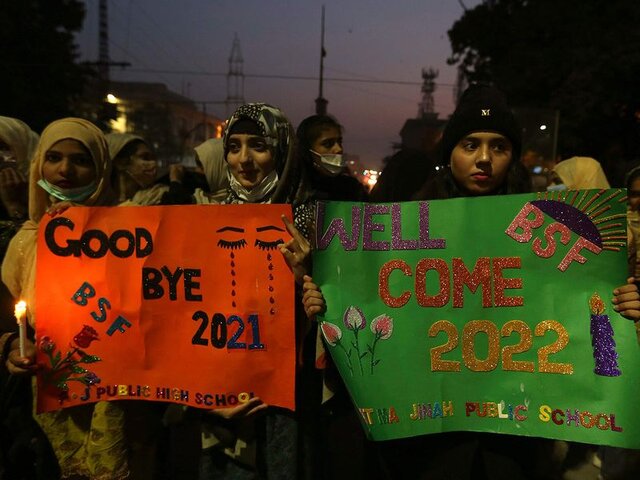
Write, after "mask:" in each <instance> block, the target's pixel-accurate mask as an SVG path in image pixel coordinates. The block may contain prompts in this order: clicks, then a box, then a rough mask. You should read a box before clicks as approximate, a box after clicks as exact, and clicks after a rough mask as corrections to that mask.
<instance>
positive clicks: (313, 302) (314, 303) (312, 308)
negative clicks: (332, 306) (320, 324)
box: [302, 275, 327, 321]
mask: <svg viewBox="0 0 640 480" xmlns="http://www.w3.org/2000/svg"><path fill="white" fill-rule="evenodd" d="M303 280H304V283H303V284H302V291H303V292H304V293H303V295H302V304H303V305H304V312H305V313H306V314H307V317H308V318H309V320H312V321H314V320H315V319H316V315H317V314H319V313H324V312H325V311H326V310H327V304H326V303H325V301H324V295H322V292H321V291H320V288H319V287H318V286H317V285H316V284H315V283H313V279H312V278H311V277H310V276H309V275H305V276H304V277H303Z"/></svg>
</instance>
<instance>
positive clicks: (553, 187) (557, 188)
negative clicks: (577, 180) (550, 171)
mask: <svg viewBox="0 0 640 480" xmlns="http://www.w3.org/2000/svg"><path fill="white" fill-rule="evenodd" d="M566 189H567V186H566V185H565V184H564V183H557V184H554V185H549V186H548V187H547V191H548V192H559V191H562V190H566Z"/></svg>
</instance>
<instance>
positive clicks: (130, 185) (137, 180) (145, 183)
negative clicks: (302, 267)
mask: <svg viewBox="0 0 640 480" xmlns="http://www.w3.org/2000/svg"><path fill="white" fill-rule="evenodd" d="M106 138H107V144H108V145H109V155H111V158H112V161H113V174H112V175H113V179H112V180H113V181H112V184H113V190H114V191H115V194H116V196H117V199H118V202H119V203H120V204H121V205H122V204H124V205H158V204H160V202H161V201H162V196H163V195H164V194H165V193H166V192H168V190H169V188H168V187H167V186H166V185H162V184H156V183H155V181H156V175H157V173H158V162H157V159H156V155H155V153H154V152H153V151H152V150H151V148H150V147H149V145H148V144H147V142H146V141H145V140H144V139H143V138H142V137H141V136H139V135H133V134H130V133H109V134H107V135H106ZM125 202H126V203H125Z"/></svg>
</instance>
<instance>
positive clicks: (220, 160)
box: [194, 138, 229, 202]
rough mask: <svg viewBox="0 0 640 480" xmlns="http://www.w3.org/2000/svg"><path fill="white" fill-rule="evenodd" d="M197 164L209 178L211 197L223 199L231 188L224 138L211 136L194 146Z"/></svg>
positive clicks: (207, 178) (215, 199)
mask: <svg viewBox="0 0 640 480" xmlns="http://www.w3.org/2000/svg"><path fill="white" fill-rule="evenodd" d="M194 150H195V153H196V165H198V164H199V167H200V168H201V169H202V173H203V174H204V177H205V178H206V180H207V184H208V186H209V192H211V199H212V200H214V201H220V202H221V201H223V200H224V199H225V197H226V196H227V190H228V188H229V177H228V176H227V171H228V170H227V164H226V162H225V161H224V149H223V145H222V138H210V139H209V140H205V141H204V142H203V143H201V144H200V145H198V146H197V147H195V148H194Z"/></svg>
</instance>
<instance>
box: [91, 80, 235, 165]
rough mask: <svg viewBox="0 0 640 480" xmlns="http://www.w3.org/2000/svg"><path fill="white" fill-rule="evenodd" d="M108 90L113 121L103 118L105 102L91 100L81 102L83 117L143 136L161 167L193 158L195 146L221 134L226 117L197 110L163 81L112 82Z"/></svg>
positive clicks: (107, 99)
mask: <svg viewBox="0 0 640 480" xmlns="http://www.w3.org/2000/svg"><path fill="white" fill-rule="evenodd" d="M107 92H108V93H107V97H106V103H107V104H108V105H107V106H108V107H109V106H110V113H111V115H110V118H111V119H110V120H107V121H101V120H104V119H103V118H101V117H100V116H101V115H103V112H104V105H103V106H102V108H101V107H98V108H95V104H94V106H93V108H92V106H91V104H90V103H89V102H87V103H83V104H82V105H81V107H80V110H81V114H82V116H84V117H86V118H89V119H90V120H92V121H94V122H96V123H97V124H102V126H103V127H105V129H107V130H110V131H113V132H122V133H135V134H138V135H140V136H142V137H144V138H145V140H147V141H148V142H149V143H150V144H151V145H152V146H153V148H154V149H155V151H156V152H157V154H158V158H159V160H160V163H161V165H162V166H163V165H166V164H168V163H177V162H181V161H183V160H184V159H189V158H191V157H192V149H193V147H195V146H197V145H199V144H200V143H202V142H204V141H205V140H206V139H209V138H218V137H220V136H221V135H222V130H223V126H224V121H223V120H221V119H219V118H217V117H215V116H213V115H210V114H208V113H206V112H204V111H201V110H198V107H197V104H196V103H195V102H194V101H193V100H191V99H189V98H187V97H185V96H183V95H180V94H178V93H175V92H172V91H171V90H169V89H168V88H167V86H166V85H164V84H162V83H145V82H113V81H112V82H109V86H108V89H107ZM89 98H91V97H89ZM94 98H95V97H94Z"/></svg>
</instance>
